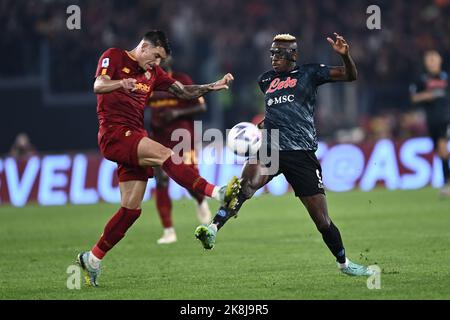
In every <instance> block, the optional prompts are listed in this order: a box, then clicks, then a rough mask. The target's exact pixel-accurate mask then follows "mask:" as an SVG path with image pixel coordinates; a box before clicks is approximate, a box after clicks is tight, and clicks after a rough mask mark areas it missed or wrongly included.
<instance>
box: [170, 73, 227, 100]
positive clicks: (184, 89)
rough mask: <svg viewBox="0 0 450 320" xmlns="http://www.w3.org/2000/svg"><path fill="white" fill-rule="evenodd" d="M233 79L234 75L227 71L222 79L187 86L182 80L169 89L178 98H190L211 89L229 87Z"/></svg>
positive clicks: (216, 89) (217, 89)
mask: <svg viewBox="0 0 450 320" xmlns="http://www.w3.org/2000/svg"><path fill="white" fill-rule="evenodd" d="M233 80H234V78H233V76H232V75H231V74H230V73H227V74H226V75H225V76H224V77H223V78H222V79H220V80H218V81H216V82H213V83H209V84H202V85H190V86H185V85H183V84H182V83H181V82H179V81H175V82H174V83H173V84H172V85H171V86H170V87H169V90H168V91H169V92H170V93H172V94H173V95H175V96H177V97H178V98H181V99H188V100H190V99H195V98H198V97H200V96H202V95H204V94H205V93H207V92H209V91H219V90H223V89H228V84H229V83H230V82H231V81H233Z"/></svg>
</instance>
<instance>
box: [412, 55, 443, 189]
mask: <svg viewBox="0 0 450 320" xmlns="http://www.w3.org/2000/svg"><path fill="white" fill-rule="evenodd" d="M424 64H425V72H424V73H423V74H422V75H421V76H420V78H419V80H418V81H416V82H415V83H414V84H412V85H411V86H410V92H411V100H412V102H413V103H414V104H417V105H420V106H422V107H423V109H424V110H425V113H426V115H427V127H428V133H429V135H430V136H431V139H432V140H433V144H434V150H435V152H436V153H437V154H438V156H439V158H440V159H441V161H442V172H443V176H444V186H443V187H442V189H441V192H440V194H441V195H442V196H446V197H448V196H450V168H449V164H448V160H449V152H448V139H449V130H450V103H449V102H450V101H449V92H448V90H449V88H448V73H447V72H445V71H443V70H442V57H441V55H440V54H439V53H438V52H437V51H435V50H429V51H427V52H425V55H424Z"/></svg>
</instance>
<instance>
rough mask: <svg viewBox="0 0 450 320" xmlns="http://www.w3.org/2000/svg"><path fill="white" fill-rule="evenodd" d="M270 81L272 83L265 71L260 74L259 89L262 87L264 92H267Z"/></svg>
mask: <svg viewBox="0 0 450 320" xmlns="http://www.w3.org/2000/svg"><path fill="white" fill-rule="evenodd" d="M269 83H270V81H269V79H268V77H266V74H265V73H263V74H262V75H260V76H259V77H258V86H259V89H261V91H262V93H264V94H265V93H266V91H267V87H268V85H269Z"/></svg>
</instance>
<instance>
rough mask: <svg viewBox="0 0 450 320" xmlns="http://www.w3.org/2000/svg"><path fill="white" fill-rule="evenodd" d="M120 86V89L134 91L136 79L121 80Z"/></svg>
mask: <svg viewBox="0 0 450 320" xmlns="http://www.w3.org/2000/svg"><path fill="white" fill-rule="evenodd" d="M120 84H121V85H122V88H124V89H127V90H131V91H134V90H135V85H136V79H133V78H127V79H122V80H121V81H120Z"/></svg>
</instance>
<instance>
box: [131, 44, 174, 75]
mask: <svg viewBox="0 0 450 320" xmlns="http://www.w3.org/2000/svg"><path fill="white" fill-rule="evenodd" d="M166 57H167V54H166V50H165V49H164V48H163V47H154V46H153V45H151V44H150V43H147V42H145V43H144V44H143V45H142V48H141V52H140V55H139V57H137V59H138V62H139V65H140V66H141V68H144V69H152V68H153V67H154V66H155V65H159V64H160V63H161V60H162V59H165V58H166Z"/></svg>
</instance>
